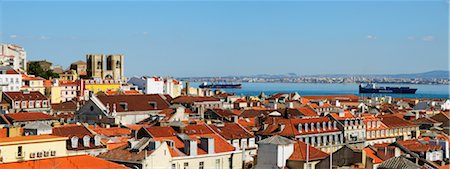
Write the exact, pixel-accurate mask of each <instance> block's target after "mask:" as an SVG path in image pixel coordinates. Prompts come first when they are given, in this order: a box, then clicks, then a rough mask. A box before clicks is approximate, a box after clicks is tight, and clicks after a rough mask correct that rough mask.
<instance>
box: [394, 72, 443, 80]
mask: <svg viewBox="0 0 450 169" xmlns="http://www.w3.org/2000/svg"><path fill="white" fill-rule="evenodd" d="M449 75H450V72H449V71H445V70H436V71H430V72H424V73H409V74H395V75H386V76H387V77H392V78H429V79H449Z"/></svg>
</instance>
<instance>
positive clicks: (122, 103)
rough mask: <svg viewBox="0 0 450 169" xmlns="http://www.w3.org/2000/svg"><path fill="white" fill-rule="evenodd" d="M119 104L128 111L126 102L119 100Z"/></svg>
mask: <svg viewBox="0 0 450 169" xmlns="http://www.w3.org/2000/svg"><path fill="white" fill-rule="evenodd" d="M119 105H120V107H121V108H122V109H123V110H125V111H128V103H125V102H120V103H119Z"/></svg>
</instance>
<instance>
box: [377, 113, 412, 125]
mask: <svg viewBox="0 0 450 169" xmlns="http://www.w3.org/2000/svg"><path fill="white" fill-rule="evenodd" d="M378 117H379V118H381V122H383V123H384V124H385V125H386V126H387V127H389V128H399V127H413V126H417V125H416V124H414V123H411V122H409V121H407V120H405V119H403V118H400V117H398V116H395V115H382V116H378Z"/></svg>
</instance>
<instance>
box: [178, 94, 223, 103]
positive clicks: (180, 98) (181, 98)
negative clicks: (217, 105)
mask: <svg viewBox="0 0 450 169" xmlns="http://www.w3.org/2000/svg"><path fill="white" fill-rule="evenodd" d="M218 101H220V100H219V99H217V98H214V97H209V96H178V97H176V98H174V99H173V100H172V103H179V104H193V103H195V102H218Z"/></svg>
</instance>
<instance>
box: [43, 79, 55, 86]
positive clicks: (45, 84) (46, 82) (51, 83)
mask: <svg viewBox="0 0 450 169" xmlns="http://www.w3.org/2000/svg"><path fill="white" fill-rule="evenodd" d="M52 86H53V81H52V80H44V87H52Z"/></svg>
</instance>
